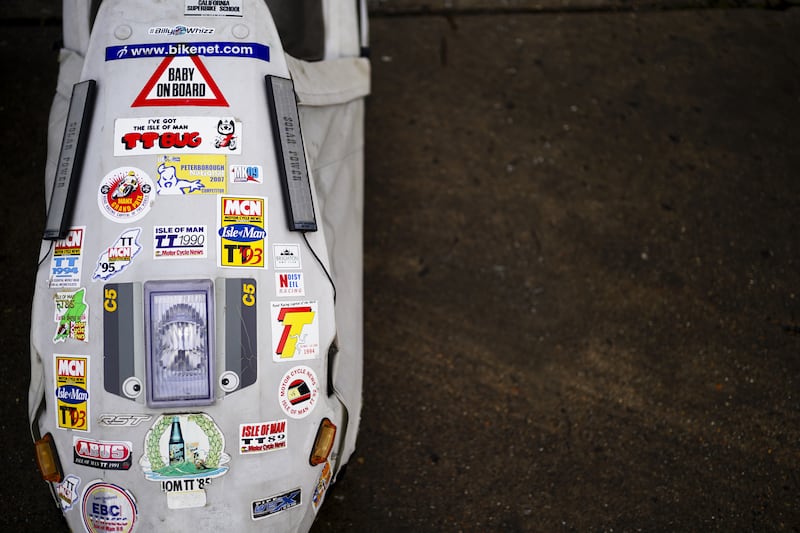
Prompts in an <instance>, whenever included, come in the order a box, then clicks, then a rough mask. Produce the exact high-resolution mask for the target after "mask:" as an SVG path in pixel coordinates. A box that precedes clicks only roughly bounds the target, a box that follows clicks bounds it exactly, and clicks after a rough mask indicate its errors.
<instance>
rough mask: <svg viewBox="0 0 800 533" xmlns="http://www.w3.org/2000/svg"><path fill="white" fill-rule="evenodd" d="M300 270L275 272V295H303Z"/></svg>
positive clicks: (303, 287)
mask: <svg viewBox="0 0 800 533" xmlns="http://www.w3.org/2000/svg"><path fill="white" fill-rule="evenodd" d="M305 295H306V290H305V286H304V285H303V273H302V272H276V273H275V296H305Z"/></svg>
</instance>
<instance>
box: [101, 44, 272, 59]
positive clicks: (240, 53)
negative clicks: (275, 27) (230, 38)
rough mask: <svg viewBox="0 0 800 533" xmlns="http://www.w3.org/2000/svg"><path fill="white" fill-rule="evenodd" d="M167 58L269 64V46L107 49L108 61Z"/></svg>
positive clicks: (160, 45)
mask: <svg viewBox="0 0 800 533" xmlns="http://www.w3.org/2000/svg"><path fill="white" fill-rule="evenodd" d="M167 56H205V57H244V58H249V59H260V60H261V61H267V62H269V46H266V45H264V44H260V43H236V42H207V43H205V42H201V43H153V44H126V45H123V46H107V47H106V61H116V60H118V59H138V58H148V57H167Z"/></svg>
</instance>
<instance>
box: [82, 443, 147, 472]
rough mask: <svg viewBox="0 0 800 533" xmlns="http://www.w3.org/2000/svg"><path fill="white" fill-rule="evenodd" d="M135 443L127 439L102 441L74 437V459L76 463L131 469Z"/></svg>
mask: <svg viewBox="0 0 800 533" xmlns="http://www.w3.org/2000/svg"><path fill="white" fill-rule="evenodd" d="M132 455H133V444H132V443H131V442H127V441H102V440H94V439H87V438H84V437H72V460H73V462H74V463H75V464H76V465H82V466H90V467H92V468H102V469H103V470H129V469H130V468H131V464H132V463H133V461H132Z"/></svg>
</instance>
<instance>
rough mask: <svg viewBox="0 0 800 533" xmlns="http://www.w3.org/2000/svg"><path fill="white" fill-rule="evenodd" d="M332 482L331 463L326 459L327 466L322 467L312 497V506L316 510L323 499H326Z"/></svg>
mask: <svg viewBox="0 0 800 533" xmlns="http://www.w3.org/2000/svg"><path fill="white" fill-rule="evenodd" d="M330 483H331V463H330V462H329V461H325V466H323V467H322V472H321V473H320V475H319V480H318V481H317V486H316V487H314V495H313V496H312V497H311V506H312V507H314V512H316V511H317V509H319V506H320V505H321V504H322V500H324V499H325V492H326V491H327V490H328V486H329V485H330Z"/></svg>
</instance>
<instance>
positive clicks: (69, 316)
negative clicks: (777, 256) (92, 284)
mask: <svg viewBox="0 0 800 533" xmlns="http://www.w3.org/2000/svg"><path fill="white" fill-rule="evenodd" d="M55 304H56V312H55V316H54V320H55V321H56V334H55V336H54V337H53V342H64V341H65V340H67V339H74V340H76V341H82V342H89V337H88V335H89V304H88V303H86V289H83V288H82V289H79V290H77V291H74V292H57V293H56V295H55Z"/></svg>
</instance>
